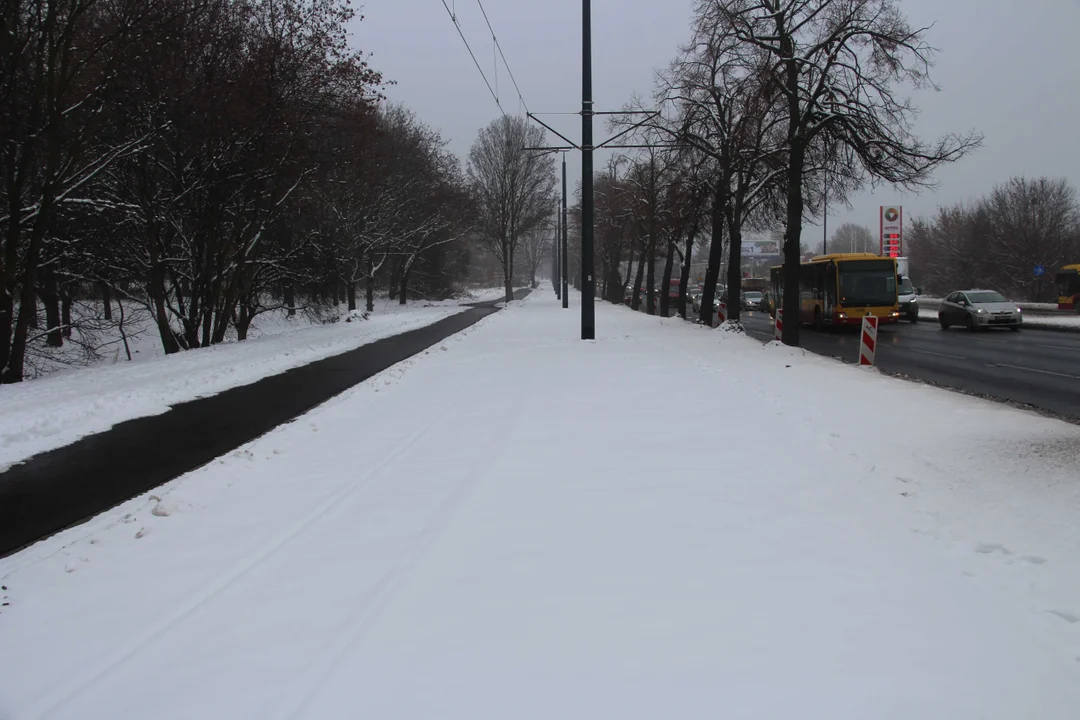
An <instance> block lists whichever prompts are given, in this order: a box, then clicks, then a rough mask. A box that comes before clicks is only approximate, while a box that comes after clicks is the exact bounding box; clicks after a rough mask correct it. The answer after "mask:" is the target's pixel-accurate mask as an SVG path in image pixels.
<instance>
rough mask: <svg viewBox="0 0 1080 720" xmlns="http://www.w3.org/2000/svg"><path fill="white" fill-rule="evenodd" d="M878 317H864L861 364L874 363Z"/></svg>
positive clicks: (860, 351) (860, 346)
mask: <svg viewBox="0 0 1080 720" xmlns="http://www.w3.org/2000/svg"><path fill="white" fill-rule="evenodd" d="M877 329H878V319H877V318H876V317H874V316H872V315H865V316H863V319H862V342H860V343H859V364H860V365H873V364H874V354H875V353H876V351H877Z"/></svg>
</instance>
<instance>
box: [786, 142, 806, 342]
mask: <svg viewBox="0 0 1080 720" xmlns="http://www.w3.org/2000/svg"><path fill="white" fill-rule="evenodd" d="M788 162H789V163H790V167H789V168H788V197H787V226H786V231H785V233H784V267H783V270H782V272H783V274H784V298H783V305H782V307H783V308H784V318H783V319H784V329H783V342H784V344H785V345H790V346H793V347H797V346H798V345H799V303H800V301H799V297H800V296H799V274H800V268H799V265H800V263H801V261H802V257H800V241H801V240H802V214H803V199H802V182H803V167H804V165H805V162H806V156H805V149H804V148H802V147H801V146H798V145H795V146H792V148H791V153H790V155H789V160H788Z"/></svg>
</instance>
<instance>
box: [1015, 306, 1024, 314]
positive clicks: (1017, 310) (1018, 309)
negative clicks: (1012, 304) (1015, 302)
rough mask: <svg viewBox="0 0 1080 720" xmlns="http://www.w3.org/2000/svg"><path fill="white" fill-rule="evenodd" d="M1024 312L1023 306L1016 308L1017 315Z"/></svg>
mask: <svg viewBox="0 0 1080 720" xmlns="http://www.w3.org/2000/svg"><path fill="white" fill-rule="evenodd" d="M1022 312H1024V310H1023V308H1016V314H1017V315H1019V314H1020V313H1022Z"/></svg>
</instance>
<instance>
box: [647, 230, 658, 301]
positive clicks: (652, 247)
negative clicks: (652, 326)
mask: <svg viewBox="0 0 1080 720" xmlns="http://www.w3.org/2000/svg"><path fill="white" fill-rule="evenodd" d="M648 248H649V250H648V255H647V257H646V259H645V262H646V263H648V265H647V267H646V268H645V305H646V307H645V312H647V313H649V314H650V315H655V314H656V238H655V236H653V235H650V236H649V245H648Z"/></svg>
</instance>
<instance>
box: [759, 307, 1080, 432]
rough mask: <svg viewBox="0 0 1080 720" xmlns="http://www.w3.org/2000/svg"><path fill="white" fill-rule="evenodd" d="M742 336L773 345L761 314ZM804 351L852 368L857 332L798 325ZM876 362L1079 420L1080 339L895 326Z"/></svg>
mask: <svg viewBox="0 0 1080 720" xmlns="http://www.w3.org/2000/svg"><path fill="white" fill-rule="evenodd" d="M742 321H743V326H744V327H745V328H746V331H747V333H748V334H749V335H750V336H751V337H754V338H757V339H759V340H762V341H767V340H771V339H772V337H773V334H772V324H771V321H770V319H769V316H768V315H767V314H765V313H760V312H754V313H744V314H743V317H742ZM801 338H802V345H803V347H805V348H806V349H807V350H810V351H812V352H815V353H818V354H819V355H826V356H829V357H838V358H839V359H841V360H843V361H844V362H852V363H853V362H856V361H857V360H858V355H859V336H858V333H857V332H855V331H851V330H848V331H825V332H820V333H818V332H814V331H813V330H811V329H809V328H806V327H804V328H803V329H802V333H801ZM877 364H878V366H879V367H880V368H881V369H882V370H886V371H888V372H894V373H900V374H904V375H908V376H911V377H913V378H917V379H919V380H924V381H928V382H933V383H936V384H939V385H945V386H948V387H952V388H956V389H959V390H963V391H965V392H969V393H975V394H978V395H985V396H990V397H995V398H999V399H1003V400H1009V401H1012V402H1017V403H1023V404H1026V405H1032V406H1035V407H1038V408H1041V409H1043V410H1048V411H1050V412H1053V413H1057V414H1060V415H1064V416H1067V417H1070V418H1073V419H1076V420H1080V334H1072V333H1051V332H1040V331H1037V330H1022V331H1020V332H1018V333H1014V332H1009V331H1007V330H992V331H988V332H980V333H974V334H972V333H969V332H967V331H965V330H961V329H952V330H947V331H943V330H942V329H941V328H940V327H939V326H938V324H937V323H936V322H926V321H923V322H920V323H918V324H916V325H911V324H909V323H901V324H899V325H895V326H883V327H882V328H881V329H880V330H879V331H878V350H877Z"/></svg>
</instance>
